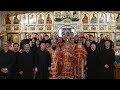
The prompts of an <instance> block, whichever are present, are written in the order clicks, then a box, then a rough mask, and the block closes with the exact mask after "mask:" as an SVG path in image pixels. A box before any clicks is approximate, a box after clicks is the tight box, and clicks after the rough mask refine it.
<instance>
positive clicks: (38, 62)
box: [35, 42, 51, 79]
mask: <svg viewBox="0 0 120 90" xmlns="http://www.w3.org/2000/svg"><path fill="white" fill-rule="evenodd" d="M40 47H41V49H39V50H38V51H37V53H36V59H35V67H36V71H37V74H36V79H49V70H50V67H51V56H50V53H49V52H48V51H47V50H46V46H45V43H43V42H42V43H41V45H40Z"/></svg>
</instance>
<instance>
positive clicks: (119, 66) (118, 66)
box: [114, 64, 120, 79]
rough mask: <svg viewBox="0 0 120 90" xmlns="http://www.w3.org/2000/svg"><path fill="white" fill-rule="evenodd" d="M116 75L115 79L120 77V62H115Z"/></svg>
mask: <svg viewBox="0 0 120 90" xmlns="http://www.w3.org/2000/svg"><path fill="white" fill-rule="evenodd" d="M114 76H115V79H120V64H115V71H114Z"/></svg>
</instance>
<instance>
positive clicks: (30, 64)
mask: <svg viewBox="0 0 120 90" xmlns="http://www.w3.org/2000/svg"><path fill="white" fill-rule="evenodd" d="M18 66H19V73H20V74H21V75H22V79H33V70H34V54H33V53H32V51H31V50H30V45H29V44H25V45H24V52H22V53H21V54H20V55H19V57H18Z"/></svg>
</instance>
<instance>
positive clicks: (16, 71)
mask: <svg viewBox="0 0 120 90" xmlns="http://www.w3.org/2000/svg"><path fill="white" fill-rule="evenodd" d="M14 55H15V63H14V65H13V69H12V71H11V72H12V78H13V79H18V78H19V67H18V57H19V55H20V52H18V51H17V52H14Z"/></svg>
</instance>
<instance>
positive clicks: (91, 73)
mask: <svg viewBox="0 0 120 90" xmlns="http://www.w3.org/2000/svg"><path fill="white" fill-rule="evenodd" d="M87 68H88V74H87V75H88V79H98V78H99V75H98V74H99V73H98V71H99V53H98V50H97V47H96V44H94V43H92V44H91V50H90V53H88V57H87Z"/></svg>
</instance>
